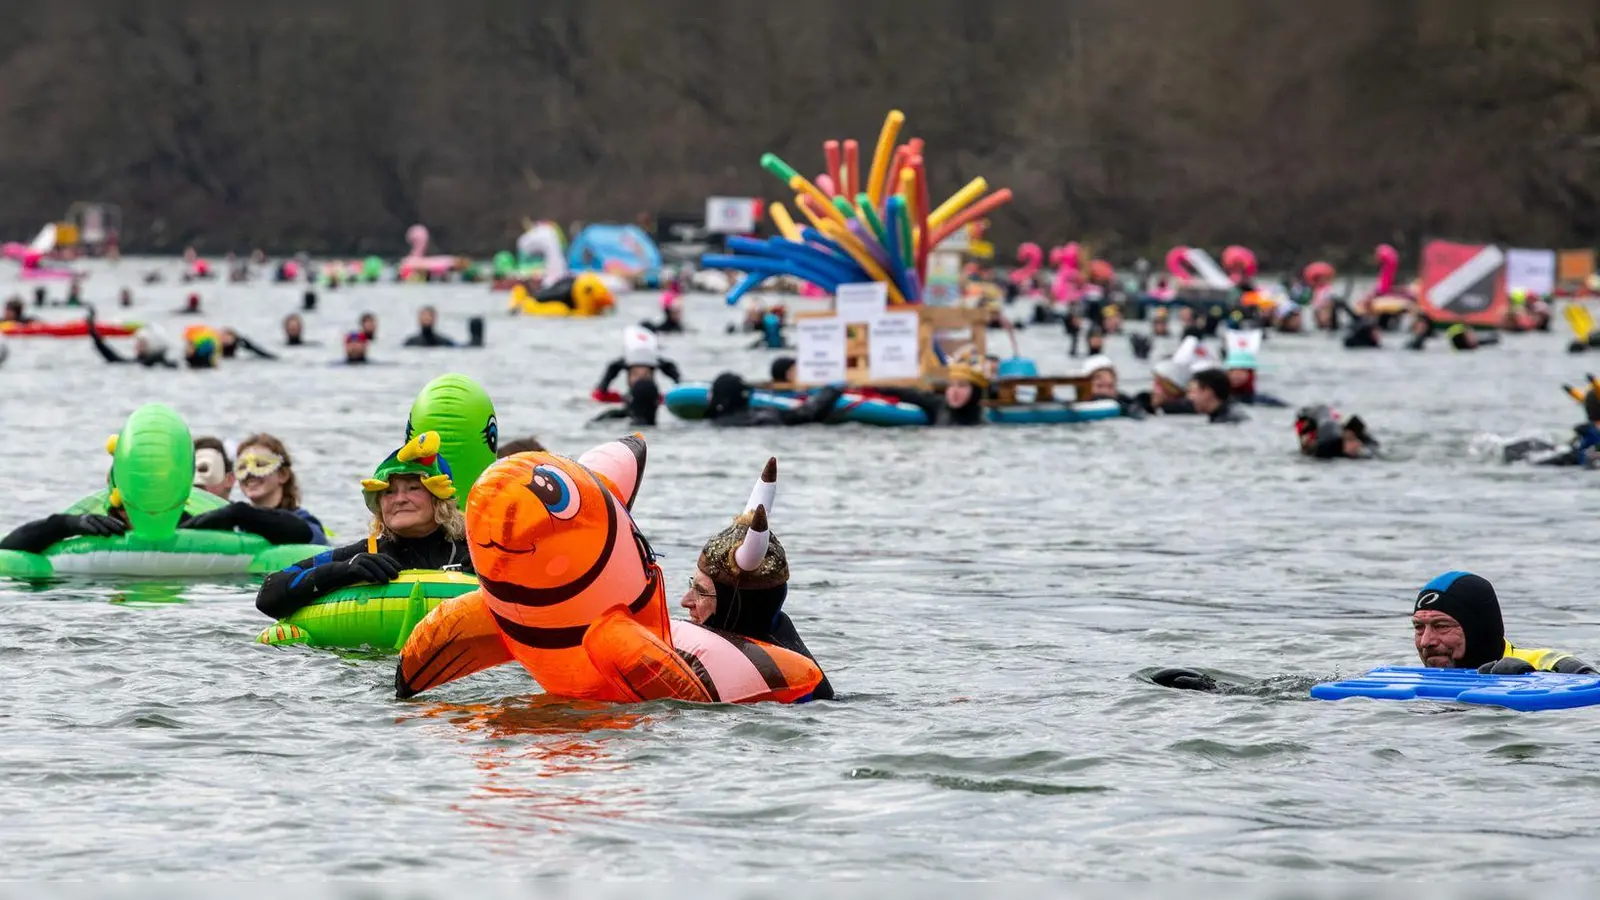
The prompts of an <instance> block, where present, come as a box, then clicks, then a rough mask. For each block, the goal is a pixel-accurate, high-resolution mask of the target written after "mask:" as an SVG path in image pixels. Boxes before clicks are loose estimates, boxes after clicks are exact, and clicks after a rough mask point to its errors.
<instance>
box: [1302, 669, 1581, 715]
mask: <svg viewBox="0 0 1600 900" xmlns="http://www.w3.org/2000/svg"><path fill="white" fill-rule="evenodd" d="M1311 696H1312V697H1314V698H1316V699H1318V700H1344V699H1346V698H1349V697H1369V698H1371V699H1373V700H1446V701H1454V702H1456V703H1469V704H1473V705H1476V706H1503V707H1505V708H1507V709H1515V710H1519V711H1522V712H1533V711H1535V710H1541V709H1573V708H1575V707H1579V706H1594V705H1597V704H1600V675H1558V674H1556V673H1554V672H1537V673H1534V674H1531V675H1480V674H1478V672H1477V670H1475V669H1424V668H1421V667H1419V666H1381V667H1379V668H1376V669H1373V670H1372V671H1370V672H1368V673H1367V674H1365V675H1363V676H1361V677H1360V678H1351V679H1349V680H1347V681H1330V682H1327V683H1325V684H1319V685H1317V686H1316V687H1313V688H1312V689H1311Z"/></svg>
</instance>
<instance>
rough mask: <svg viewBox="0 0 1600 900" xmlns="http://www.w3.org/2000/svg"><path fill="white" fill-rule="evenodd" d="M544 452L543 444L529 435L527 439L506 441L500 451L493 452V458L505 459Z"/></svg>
mask: <svg viewBox="0 0 1600 900" xmlns="http://www.w3.org/2000/svg"><path fill="white" fill-rule="evenodd" d="M544 452H545V448H544V444H543V443H542V442H541V441H540V440H539V439H538V438H536V437H533V436H532V435H529V436H528V437H524V438H517V439H516V440H514V441H508V442H506V443H504V444H501V445H500V449H499V450H496V451H495V454H494V456H495V459H505V458H506V457H508V456H514V455H516V454H518V453H544Z"/></svg>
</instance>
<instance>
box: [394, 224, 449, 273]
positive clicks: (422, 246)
mask: <svg viewBox="0 0 1600 900" xmlns="http://www.w3.org/2000/svg"><path fill="white" fill-rule="evenodd" d="M406 243H407V244H409V245H410V246H411V252H410V253H409V254H407V255H406V257H405V258H404V259H402V260H400V277H401V278H402V279H404V278H408V277H410V275H411V274H412V273H413V272H426V273H427V274H429V275H446V274H449V272H450V271H451V270H452V269H454V268H455V265H456V258H455V257H453V256H427V255H426V254H427V252H428V227H427V226H426V225H413V226H411V227H410V228H407V229H406Z"/></svg>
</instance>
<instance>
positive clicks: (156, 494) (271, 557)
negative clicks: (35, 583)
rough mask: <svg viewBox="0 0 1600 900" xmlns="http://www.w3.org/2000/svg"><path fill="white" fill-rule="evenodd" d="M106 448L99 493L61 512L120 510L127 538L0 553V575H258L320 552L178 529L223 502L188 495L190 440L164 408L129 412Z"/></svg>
mask: <svg viewBox="0 0 1600 900" xmlns="http://www.w3.org/2000/svg"><path fill="white" fill-rule="evenodd" d="M106 449H107V450H108V451H109V452H110V453H111V473H110V475H109V476H108V477H107V483H106V489H105V490H103V491H99V492H97V493H94V494H91V495H89V496H88V497H85V498H84V499H82V500H80V501H78V502H77V503H75V504H73V505H72V506H71V507H69V508H68V509H67V510H66V512H67V513H68V514H71V515H84V514H88V513H96V514H100V515H107V514H111V512H112V511H113V510H121V512H122V514H123V515H125V516H126V517H127V521H128V526H129V528H128V532H127V533H126V534H122V535H117V536H115V537H94V536H82V537H71V538H67V539H66V540H63V541H59V542H57V543H55V544H53V545H51V546H50V547H49V548H47V549H46V550H45V551H44V552H43V553H24V552H21V551H16V550H0V575H9V576H12V577H17V578H50V577H52V576H55V575H63V574H73V575H79V574H83V575H147V576H157V577H169V576H189V575H238V574H245V573H253V574H260V573H264V572H271V571H274V570H277V569H281V568H283V567H284V566H286V565H289V564H290V563H293V562H294V561H295V560H297V559H302V558H304V557H306V556H310V555H312V554H314V553H318V552H320V551H322V550H323V549H325V548H323V547H318V546H315V545H311V544H287V545H279V546H274V545H273V544H271V543H270V542H268V541H267V539H266V538H263V537H259V536H257V535H253V534H244V533H241V532H233V531H202V530H199V529H180V528H179V527H178V523H179V521H180V520H181V519H182V518H183V515H184V513H188V514H190V515H199V514H200V513H204V512H209V511H211V510H213V509H220V508H221V507H223V506H226V505H227V502H226V501H224V500H222V499H221V498H219V497H215V496H212V495H211V494H208V493H206V492H204V491H197V490H194V487H193V485H194V441H193V439H192V438H191V437H190V435H189V426H188V425H187V424H186V423H185V422H184V421H183V417H182V416H180V415H178V413H177V412H176V411H174V410H173V409H172V408H171V407H170V406H166V405H165V404H161V403H151V404H147V405H145V406H142V407H140V408H139V409H137V410H135V411H134V413H133V415H131V416H129V417H128V420H127V422H126V423H124V424H123V426H122V431H121V432H119V433H117V434H116V435H114V436H113V437H112V438H111V440H110V441H108V442H107V443H106Z"/></svg>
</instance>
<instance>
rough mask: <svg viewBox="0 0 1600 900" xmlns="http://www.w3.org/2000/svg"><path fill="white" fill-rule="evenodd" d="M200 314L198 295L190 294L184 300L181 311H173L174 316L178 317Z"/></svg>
mask: <svg viewBox="0 0 1600 900" xmlns="http://www.w3.org/2000/svg"><path fill="white" fill-rule="evenodd" d="M200 313H201V309H200V295H199V294H194V293H191V294H190V295H189V296H188V298H187V299H186V300H184V303H183V307H182V308H181V309H177V310H174V311H173V314H174V315H179V316H198V315H200Z"/></svg>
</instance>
